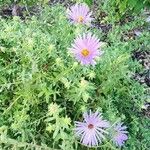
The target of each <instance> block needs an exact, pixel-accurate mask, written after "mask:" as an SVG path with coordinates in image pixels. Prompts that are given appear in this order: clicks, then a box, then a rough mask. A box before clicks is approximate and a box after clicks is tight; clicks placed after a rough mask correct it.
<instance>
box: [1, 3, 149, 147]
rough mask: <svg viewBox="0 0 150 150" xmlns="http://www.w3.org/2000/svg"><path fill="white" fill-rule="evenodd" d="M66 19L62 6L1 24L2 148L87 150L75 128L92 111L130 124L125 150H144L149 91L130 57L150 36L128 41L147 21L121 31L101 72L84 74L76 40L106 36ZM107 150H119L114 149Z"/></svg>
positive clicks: (107, 47)
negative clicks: (73, 49)
mask: <svg viewBox="0 0 150 150" xmlns="http://www.w3.org/2000/svg"><path fill="white" fill-rule="evenodd" d="M65 11H66V9H65V8H64V7H62V6H59V5H58V6H54V7H50V8H49V7H46V8H45V9H44V10H43V11H42V13H41V16H38V17H35V16H33V17H32V18H30V19H29V20H25V21H22V20H21V19H19V17H14V18H13V19H12V20H9V19H7V20H5V19H1V22H0V32H1V34H0V71H1V74H0V148H1V149H17V150H19V149H24V150H27V149H36V150H38V149H42V150H51V149H52V150H55V149H56V150H58V149H61V150H84V149H86V147H84V146H82V145H81V144H80V143H79V142H78V141H77V139H76V137H75V136H74V130H73V128H74V121H77V120H82V116H81V115H82V113H83V112H84V111H88V110H89V109H91V110H93V111H96V110H99V111H100V112H102V113H103V114H104V117H105V118H106V119H108V120H110V121H111V122H112V123H114V122H116V120H123V121H124V122H125V124H126V125H127V127H128V131H129V140H128V141H127V143H126V145H125V146H124V148H123V149H128V150H134V149H143V150H144V149H145V148H146V147H148V146H149V137H150V135H149V132H148V126H149V123H150V121H149V119H147V118H146V117H145V116H143V115H140V112H141V107H142V105H144V102H145V100H147V98H146V95H145V89H144V87H143V86H142V85H140V84H139V83H138V82H136V81H134V80H132V79H131V74H132V73H134V72H136V71H137V70H138V69H141V67H140V66H139V64H138V63H137V62H134V61H133V60H132V59H131V57H130V54H131V52H132V51H133V50H134V49H136V48H139V47H143V46H145V47H146V48H148V47H149V43H148V42H147V41H148V39H149V37H150V33H148V32H145V33H143V34H142V35H141V37H139V38H138V39H136V40H129V41H128V42H126V41H124V40H122V35H123V34H125V32H127V31H129V30H131V29H133V28H135V27H136V26H137V24H138V25H141V24H140V23H141V20H138V19H137V20H136V22H133V23H130V24H126V25H125V26H123V27H120V26H114V27H113V28H112V30H111V31H110V32H109V33H108V38H107V40H106V41H105V43H103V47H102V50H103V51H104V54H103V56H102V57H101V58H99V59H98V60H97V65H96V66H95V67H85V66H81V65H80V64H79V63H77V62H76V60H75V59H74V58H73V56H72V55H71V54H70V53H69V51H68V48H69V47H70V46H71V43H72V41H73V39H74V38H75V37H76V36H77V35H79V34H82V33H83V32H89V31H90V32H93V33H95V34H96V35H97V36H98V37H99V38H100V39H101V41H103V39H104V34H103V33H102V31H100V30H98V29H89V28H86V27H84V26H74V25H72V24H70V22H69V21H68V20H67V18H66V14H65ZM139 22H140V23H139ZM107 43H109V44H107ZM141 43H142V44H141ZM141 137H142V138H141ZM99 149H102V150H103V149H104V150H105V149H112V150H113V149H118V148H115V147H114V145H113V143H112V142H111V141H107V142H104V143H102V144H101V145H100V148H99Z"/></svg>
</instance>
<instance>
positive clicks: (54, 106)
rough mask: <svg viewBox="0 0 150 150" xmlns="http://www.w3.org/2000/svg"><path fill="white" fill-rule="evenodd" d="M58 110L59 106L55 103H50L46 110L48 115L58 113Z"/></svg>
mask: <svg viewBox="0 0 150 150" xmlns="http://www.w3.org/2000/svg"><path fill="white" fill-rule="evenodd" d="M59 111H60V108H59V106H58V105H57V104H56V103H51V104H50V105H49V106H48V112H49V115H50V116H52V115H58V114H59Z"/></svg>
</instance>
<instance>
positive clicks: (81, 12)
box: [67, 4, 93, 24]
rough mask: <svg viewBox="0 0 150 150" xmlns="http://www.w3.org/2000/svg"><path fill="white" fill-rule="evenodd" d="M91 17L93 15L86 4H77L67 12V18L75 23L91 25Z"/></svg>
mask: <svg viewBox="0 0 150 150" xmlns="http://www.w3.org/2000/svg"><path fill="white" fill-rule="evenodd" d="M91 15H92V13H91V12H90V9H89V7H88V6H87V5H86V4H75V5H73V6H71V7H70V9H69V10H68V11H67V16H68V18H69V19H71V21H72V22H73V23H80V24H90V23H91V21H92V20H93V18H92V17H91Z"/></svg>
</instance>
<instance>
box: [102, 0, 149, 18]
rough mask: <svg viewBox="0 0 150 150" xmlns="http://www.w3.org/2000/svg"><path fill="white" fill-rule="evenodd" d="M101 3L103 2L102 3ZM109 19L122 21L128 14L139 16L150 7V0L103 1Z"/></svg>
mask: <svg viewBox="0 0 150 150" xmlns="http://www.w3.org/2000/svg"><path fill="white" fill-rule="evenodd" d="M100 3H101V1H100ZM103 4H104V9H105V10H106V12H107V14H108V16H109V17H111V18H114V19H116V20H120V19H121V18H122V17H124V16H125V15H126V14H130V15H131V14H133V13H136V14H138V13H139V12H140V11H141V10H142V9H144V7H149V6H150V1H149V0H107V1H103Z"/></svg>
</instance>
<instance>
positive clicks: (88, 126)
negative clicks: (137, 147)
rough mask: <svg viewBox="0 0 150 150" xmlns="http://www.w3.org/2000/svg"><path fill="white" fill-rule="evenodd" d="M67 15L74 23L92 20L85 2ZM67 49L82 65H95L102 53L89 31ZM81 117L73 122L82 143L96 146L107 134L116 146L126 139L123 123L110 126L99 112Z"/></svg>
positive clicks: (98, 42) (96, 39)
mask: <svg viewBox="0 0 150 150" xmlns="http://www.w3.org/2000/svg"><path fill="white" fill-rule="evenodd" d="M67 16H68V18H69V19H70V20H71V22H72V23H74V24H84V25H90V24H91V21H92V20H93V18H92V17H91V16H92V12H90V9H89V7H88V6H87V5H86V4H75V5H73V6H72V7H71V8H70V9H69V10H68V11H67ZM69 50H70V52H71V53H72V54H73V55H74V57H75V59H76V60H77V61H79V62H80V63H81V64H82V65H95V64H96V58H97V57H99V56H101V54H102V51H101V43H100V41H99V39H98V38H97V37H96V36H95V35H93V34H91V33H87V34H85V33H83V35H78V36H77V37H76V38H75V39H74V42H73V43H72V47H71V48H70V49H69ZM83 118H84V120H83V122H79V121H76V122H75V134H76V136H77V137H80V141H81V143H82V144H83V145H86V146H89V147H95V146H98V145H99V144H100V143H101V142H102V140H105V139H106V136H109V137H111V140H112V141H113V143H115V144H116V146H119V147H121V146H122V145H123V144H124V142H125V141H126V140H127V139H128V136H127V133H128V132H127V131H126V128H127V127H126V126H123V123H117V124H115V125H114V126H112V127H111V125H110V123H109V122H108V121H106V120H103V117H102V115H101V114H100V113H99V112H95V113H92V112H91V111H90V112H89V113H84V114H83Z"/></svg>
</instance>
